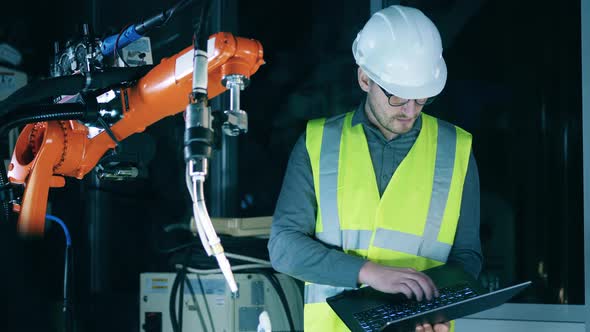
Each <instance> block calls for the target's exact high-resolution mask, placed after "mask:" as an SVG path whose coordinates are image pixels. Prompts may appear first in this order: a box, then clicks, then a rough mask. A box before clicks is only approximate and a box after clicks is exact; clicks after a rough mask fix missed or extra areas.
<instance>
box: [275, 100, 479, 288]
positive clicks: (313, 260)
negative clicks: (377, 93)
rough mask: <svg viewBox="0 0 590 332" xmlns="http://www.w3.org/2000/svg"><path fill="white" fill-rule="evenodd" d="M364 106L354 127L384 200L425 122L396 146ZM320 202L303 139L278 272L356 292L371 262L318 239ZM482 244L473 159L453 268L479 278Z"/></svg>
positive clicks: (281, 207)
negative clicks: (358, 127)
mask: <svg viewBox="0 0 590 332" xmlns="http://www.w3.org/2000/svg"><path fill="white" fill-rule="evenodd" d="M363 106H364V103H363V104H362V105H361V106H359V108H358V109H357V111H356V112H355V114H354V116H353V118H352V125H353V126H355V125H362V126H363V129H364V132H365V136H366V138H367V143H368V146H369V151H370V154H371V160H372V162H373V167H374V169H375V176H376V177H377V184H378V186H379V193H380V194H381V195H383V192H384V191H385V188H386V187H387V184H388V183H389V180H390V179H391V177H392V176H393V173H394V172H395V170H396V169H397V167H398V166H399V164H400V163H401V162H402V160H403V159H404V158H405V156H406V155H407V154H408V152H409V151H410V148H411V147H412V145H413V144H414V142H415V141H416V138H417V137H418V134H419V133H420V129H421V128H422V121H421V117H420V118H418V120H417V121H416V123H415V125H414V127H413V128H412V129H411V130H410V131H409V132H408V133H406V134H403V135H399V136H397V137H396V138H395V139H393V140H391V141H387V139H386V138H385V137H384V136H383V134H381V132H380V131H379V129H377V127H375V126H374V125H373V124H371V123H370V122H369V120H368V119H367V116H366V114H365V112H364V107H363ZM316 211H317V201H316V197H315V191H314V184H313V174H312V170H311V162H310V159H309V155H308V153H307V149H306V146H305V134H303V135H302V136H301V137H300V138H299V140H298V141H297V143H296V144H295V146H294V147H293V151H292V152H291V156H290V158H289V163H288V165H287V170H286V173H285V178H284V180H283V187H282V189H281V193H280V195H279V199H278V202H277V206H276V210H275V213H274V216H273V222H272V228H271V235H270V240H269V243H268V249H269V253H270V259H271V262H272V265H273V267H274V268H275V269H276V270H277V271H279V272H282V273H285V274H288V275H291V276H293V277H295V278H298V279H301V280H305V281H309V282H314V283H319V284H325V285H332V286H339V287H356V286H357V281H358V273H359V271H360V269H361V267H362V265H363V264H364V263H365V262H366V261H367V260H366V259H363V258H361V257H357V256H352V255H348V254H346V253H344V252H342V250H341V249H340V248H333V247H328V246H327V245H325V244H323V243H321V242H319V241H317V240H316V239H315V237H314V234H315V224H316ZM481 262H482V257H481V245H480V240H479V175H478V172H477V165H476V163H475V159H474V157H473V154H471V155H470V158H469V166H468V168H467V174H466V177H465V183H464V185H463V197H462V200H461V211H460V217H459V222H458V225H457V232H456V234H455V241H454V243H453V247H452V249H451V252H450V254H449V258H448V263H459V264H462V265H463V267H464V269H465V270H466V271H467V272H469V273H471V274H473V275H474V276H477V275H478V274H479V272H480V270H481Z"/></svg>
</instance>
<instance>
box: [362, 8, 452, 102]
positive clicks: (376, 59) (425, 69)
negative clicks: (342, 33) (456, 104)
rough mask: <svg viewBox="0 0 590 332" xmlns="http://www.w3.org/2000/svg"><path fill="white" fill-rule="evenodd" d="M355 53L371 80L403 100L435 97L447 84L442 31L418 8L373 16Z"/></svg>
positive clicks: (389, 10)
mask: <svg viewBox="0 0 590 332" xmlns="http://www.w3.org/2000/svg"><path fill="white" fill-rule="evenodd" d="M352 53H353V55H354V59H355V60H356V63H357V64H358V65H359V67H361V68H362V69H363V71H365V73H367V75H368V76H369V78H371V79H372V80H373V81H374V82H375V83H377V84H379V85H380V86H381V87H383V88H384V89H385V90H387V91H388V92H389V93H392V94H394V95H396V96H398V97H401V98H407V99H419V98H427V97H432V96H435V95H437V94H439V93H440V92H441V91H442V89H443V88H444V86H445V83H446V81H447V66H446V64H445V61H444V59H443V57H442V43H441V40H440V34H439V32H438V29H437V28H436V26H435V25H434V23H432V21H431V20H430V19H429V18H428V17H426V16H425V15H424V14H423V13H422V12H421V11H420V10H418V9H415V8H410V7H404V6H397V5H396V6H391V7H388V8H385V9H382V10H380V11H378V12H376V13H375V14H373V16H371V18H370V19H369V21H368V22H367V23H366V24H365V26H364V28H363V29H362V30H361V31H360V32H359V33H358V35H357V37H356V39H355V40H354V42H353V43H352Z"/></svg>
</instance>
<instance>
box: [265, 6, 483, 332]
mask: <svg viewBox="0 0 590 332" xmlns="http://www.w3.org/2000/svg"><path fill="white" fill-rule="evenodd" d="M352 48H353V54H354V57H355V60H356V63H357V64H358V66H359V68H358V82H359V86H360V88H361V89H362V90H363V91H365V92H366V94H367V97H366V99H365V101H364V102H363V103H362V104H361V105H360V106H359V108H358V109H357V110H356V111H355V112H350V113H346V114H341V115H338V116H335V117H332V118H329V119H317V120H312V121H310V122H309V123H308V125H307V129H306V132H305V134H304V135H303V136H302V137H301V138H300V139H299V141H298V142H297V143H296V145H295V147H294V148H293V151H292V154H291V157H290V160H289V165H288V167H287V171H286V174H285V179H284V183H283V187H282V190H281V194H280V197H279V201H278V203H277V207H276V211H275V215H274V220H273V225H272V232H271V237H270V241H269V245H268V248H269V252H270V257H271V261H272V264H273V266H274V268H275V269H276V270H278V271H280V272H283V273H286V274H289V275H292V276H293V277H296V278H299V279H301V280H304V281H306V285H305V310H304V316H305V331H306V332H308V331H345V330H347V329H346V326H345V325H344V324H343V323H342V321H341V320H340V319H339V318H338V317H337V316H336V314H335V313H334V312H333V311H332V310H331V308H330V307H329V306H328V305H327V304H326V303H325V299H326V297H329V296H332V295H335V294H337V293H338V292H340V291H342V290H343V289H346V288H347V287H359V286H360V285H368V286H371V287H373V288H375V289H378V290H380V291H383V292H388V293H403V294H405V295H406V296H407V297H408V298H410V297H415V298H416V299H417V300H419V301H421V300H425V299H426V300H430V299H432V298H433V297H435V296H438V291H437V288H436V285H434V283H433V282H432V280H431V279H430V278H429V277H428V276H426V275H425V274H423V273H421V272H419V271H421V270H424V269H427V268H430V267H434V266H437V265H441V264H444V263H455V264H462V266H463V267H464V269H465V270H466V271H468V272H470V273H471V274H473V275H474V276H477V275H478V274H479V271H480V269H481V248H480V242H479V179H478V173H477V166H476V164H475V160H474V158H473V156H472V153H471V135H470V134H469V133H467V132H465V131H464V130H462V129H460V128H458V127H455V126H453V125H451V124H448V123H446V122H444V121H441V120H438V119H436V118H434V117H431V116H428V115H426V114H423V113H422V110H423V108H424V106H425V105H426V104H428V103H430V102H431V101H432V99H431V98H432V97H434V96H436V95H437V94H439V93H440V92H441V91H442V89H443V87H444V85H445V82H446V75H447V72H446V65H445V62H444V60H443V58H442V46H441V40H440V35H439V32H438V30H437V29H436V27H435V26H434V24H433V23H432V22H431V21H430V20H429V19H428V18H427V17H426V16H425V15H424V14H423V13H422V12H420V11H419V10H417V9H414V8H409V7H403V6H391V7H388V8H385V9H383V10H381V11H379V12H377V13H375V14H374V15H373V16H372V17H371V19H370V20H369V21H368V22H367V23H366V25H365V26H364V28H363V30H361V31H360V32H359V34H358V36H357V38H356V40H355V41H354V43H353V47H352ZM449 329H452V328H451V324H450V323H448V322H447V323H444V324H436V325H435V326H431V325H428V324H425V325H423V326H417V327H416V331H449Z"/></svg>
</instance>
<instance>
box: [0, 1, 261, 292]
mask: <svg viewBox="0 0 590 332" xmlns="http://www.w3.org/2000/svg"><path fill="white" fill-rule="evenodd" d="M191 2H192V1H190V0H183V1H180V2H179V3H178V4H177V5H175V6H174V7H173V8H171V9H169V10H168V11H165V12H163V13H161V14H159V15H157V16H154V17H153V18H150V19H146V20H144V21H143V22H142V23H140V24H136V25H131V26H129V27H128V28H126V29H124V30H123V31H122V32H121V33H119V34H116V35H113V36H109V37H108V38H105V39H103V40H99V39H97V38H94V37H93V36H92V35H91V34H90V31H89V29H88V27H86V26H85V28H84V36H83V37H82V38H80V39H79V40H76V41H71V42H69V43H68V44H66V47H65V48H63V49H60V48H59V47H58V46H57V45H56V47H55V62H54V64H53V65H52V69H51V72H52V76H53V77H52V78H49V79H45V80H41V81H39V82H35V83H33V84H29V85H28V86H26V87H25V88H23V89H20V90H19V91H17V92H16V93H14V94H13V95H12V96H10V97H9V98H8V99H6V100H5V101H3V102H2V103H0V118H2V120H1V121H0V123H1V125H0V134H4V131H5V130H7V129H10V128H11V127H14V126H16V125H22V124H25V123H27V125H26V126H25V127H24V128H23V130H22V132H21V134H20V136H19V138H18V140H17V142H16V147H15V150H14V153H13V156H12V160H11V162H10V164H9V166H8V177H7V178H5V176H6V172H5V171H4V169H3V168H4V166H3V165H0V194H1V195H0V198H1V200H2V202H1V203H2V205H1V206H0V208H1V210H2V211H1V212H3V216H5V217H6V219H9V218H10V215H11V211H14V212H16V213H18V222H17V228H18V231H19V232H20V233H21V234H23V235H42V234H43V232H44V228H45V219H46V209H47V199H48V192H49V189H50V188H55V187H62V186H64V185H65V179H64V177H74V178H77V179H82V178H83V177H84V176H85V175H87V174H88V173H89V172H91V171H92V170H93V169H94V168H95V167H97V165H98V170H99V171H100V172H99V176H104V177H112V178H117V179H124V178H125V177H134V176H137V170H134V169H133V167H128V166H123V167H118V166H117V165H114V166H113V165H112V164H108V163H101V162H102V161H103V160H104V159H105V158H108V157H109V155H108V154H107V155H105V154H106V153H107V152H108V151H109V150H113V152H112V153H111V154H110V155H111V156H112V155H113V154H116V149H117V146H118V144H119V143H120V142H121V141H122V140H124V139H126V138H127V137H129V136H130V135H132V134H134V133H139V132H142V131H144V130H145V129H146V127H148V126H150V125H151V124H153V123H155V122H157V121H159V120H160V119H162V118H164V117H167V116H170V115H174V114H177V113H180V112H182V111H185V119H186V121H185V122H186V125H185V135H184V142H185V147H184V159H185V161H186V164H187V168H186V174H185V175H186V182H187V187H188V188H189V192H190V194H191V197H192V199H193V212H194V219H193V220H194V223H193V224H192V225H191V230H192V231H193V234H194V235H195V236H198V237H199V239H200V240H201V242H202V244H203V247H204V248H205V251H206V252H207V254H208V255H209V256H214V257H215V258H216V259H217V262H218V264H219V267H220V269H221V272H222V273H223V275H224V277H225V279H226V280H227V283H228V286H229V289H230V290H231V291H232V292H234V293H235V292H237V290H238V289H237V285H236V282H235V281H234V278H233V274H232V272H231V268H230V265H229V262H228V260H227V258H226V257H225V255H224V252H223V247H222V246H221V243H220V240H219V238H218V237H217V234H216V233H215V230H214V228H213V226H212V223H211V220H210V218H209V215H208V213H207V208H206V206H205V201H204V193H203V191H204V189H203V184H204V181H205V178H206V176H207V170H208V161H209V158H210V157H211V155H212V150H213V148H214V145H215V139H216V136H217V135H219V134H220V133H225V134H226V135H232V136H236V135H239V134H240V133H244V132H246V131H247V128H248V127H247V126H248V123H247V114H246V113H245V112H244V111H243V110H241V109H240V91H241V90H243V89H244V88H245V87H246V85H247V84H248V83H249V79H250V77H251V76H252V75H253V74H254V73H255V72H256V71H257V70H258V68H259V67H260V66H261V65H262V64H263V63H264V60H263V49H262V45H261V44H260V43H259V42H258V41H256V40H253V39H247V38H242V37H237V36H234V35H232V34H231V33H229V32H218V33H215V34H213V35H211V36H208V34H207V33H206V29H205V27H206V26H207V17H208V11H209V7H210V2H211V1H203V3H204V4H203V6H202V10H201V19H200V21H199V24H197V26H196V28H195V33H194V40H193V45H192V46H189V47H187V48H185V49H184V50H182V51H180V52H179V53H177V54H175V55H173V56H171V57H169V58H165V59H163V60H162V61H161V62H160V63H159V64H158V65H156V66H139V67H127V66H125V67H124V68H116V67H113V66H114V64H116V63H117V61H114V60H113V58H117V56H118V55H119V53H120V49H121V48H122V47H124V46H126V45H128V44H130V43H132V42H133V41H135V40H137V39H139V38H141V37H142V35H143V34H144V33H145V32H146V31H148V30H149V29H150V28H152V27H155V26H160V25H162V24H164V23H166V22H167V21H168V20H169V19H170V18H171V17H172V15H173V14H174V13H175V12H177V11H179V10H180V9H181V8H184V7H185V6H187V5H188V4H189V3H191ZM123 62H124V61H123ZM226 90H229V91H230V100H231V101H230V104H231V107H230V109H229V110H226V111H223V112H218V113H216V114H213V113H212V112H211V109H210V107H209V106H208V100H209V99H211V98H213V97H216V96H218V95H220V94H221V93H222V92H224V91H226ZM109 96H111V97H109ZM112 96H119V97H120V101H121V103H120V105H118V106H113V105H112V102H111V103H110V101H111V100H112V99H113V98H112ZM48 97H50V98H52V100H53V102H51V103H46V102H45V101H46V100H47V98H48ZM43 102H45V103H43ZM105 165H106V167H105Z"/></svg>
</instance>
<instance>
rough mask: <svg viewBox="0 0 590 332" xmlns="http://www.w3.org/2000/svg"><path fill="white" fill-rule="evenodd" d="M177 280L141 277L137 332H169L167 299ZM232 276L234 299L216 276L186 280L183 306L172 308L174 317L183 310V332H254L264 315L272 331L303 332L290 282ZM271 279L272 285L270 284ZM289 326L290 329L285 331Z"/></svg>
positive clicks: (299, 306)
mask: <svg viewBox="0 0 590 332" xmlns="http://www.w3.org/2000/svg"><path fill="white" fill-rule="evenodd" d="M176 276H177V275H176V274H173V273H142V274H141V276H140V299H139V301H140V303H139V308H140V312H139V315H140V317H139V320H140V327H139V331H146V332H172V331H173V329H172V325H171V319H170V318H171V316H170V308H171V307H170V298H171V295H172V288H173V285H174V280H175V279H176ZM235 276H236V282H237V283H238V285H239V292H238V293H236V294H234V293H232V292H230V291H229V289H228V287H227V286H226V283H225V282H224V280H223V278H222V276H221V275H219V274H212V275H199V274H195V273H188V274H187V275H186V280H185V285H184V289H183V290H182V293H183V301H181V306H178V304H176V303H174V306H173V311H180V310H182V316H183V317H184V318H183V320H182V330H183V331H217V332H233V331H236V332H237V331H240V332H241V331H244V332H251V331H253V332H255V331H257V325H258V322H259V316H260V314H261V313H262V312H263V311H266V312H268V314H269V316H270V321H271V324H272V330H273V331H303V326H302V322H303V297H302V296H301V292H300V290H299V288H298V285H297V284H296V283H295V281H294V280H293V279H292V278H290V277H288V276H286V275H284V274H270V273H269V274H260V273H237V274H236V275H235ZM273 276H274V278H276V279H275V281H272V279H271V278H273ZM277 282H278V284H279V285H277ZM277 286H279V287H280V289H278V288H276V287H277ZM281 292H283V293H284V296H285V298H286V299H288V301H287V302H288V306H284V305H283V303H282V300H281V298H280V295H279V294H281ZM177 296H179V295H178V294H177ZM290 321H291V322H293V324H294V326H293V328H291V326H289V325H290V324H289V322H290Z"/></svg>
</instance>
